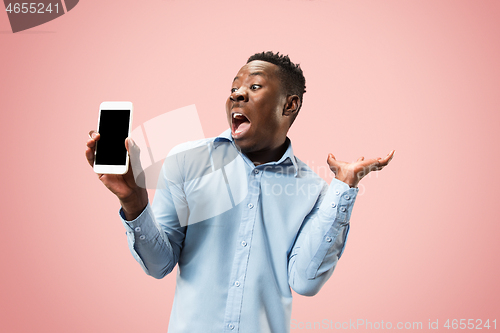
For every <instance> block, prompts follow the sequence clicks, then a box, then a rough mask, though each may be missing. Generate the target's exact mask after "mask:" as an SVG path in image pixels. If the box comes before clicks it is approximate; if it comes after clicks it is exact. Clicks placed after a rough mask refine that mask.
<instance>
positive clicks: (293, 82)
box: [247, 51, 306, 119]
mask: <svg viewBox="0 0 500 333" xmlns="http://www.w3.org/2000/svg"><path fill="white" fill-rule="evenodd" d="M254 60H261V61H266V62H270V63H271V64H275V65H276V66H278V68H279V71H278V77H279V79H280V81H281V87H282V89H283V91H284V92H285V93H286V94H287V95H289V96H292V95H297V96H298V97H299V102H300V104H299V108H298V110H297V112H296V113H295V117H296V116H297V113H298V112H299V110H300V107H301V106H302V97H303V95H304V93H305V92H306V79H305V77H304V73H303V72H302V69H301V68H300V65H299V64H297V65H296V64H294V63H293V62H292V61H291V60H290V58H289V57H288V56H286V55H283V54H279V52H278V53H273V52H271V51H268V52H261V53H256V54H254V55H253V56H251V57H250V58H248V60H247V64H248V63H249V62H251V61H254ZM294 119H295V118H294Z"/></svg>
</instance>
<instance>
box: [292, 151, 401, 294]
mask: <svg viewBox="0 0 500 333" xmlns="http://www.w3.org/2000/svg"><path fill="white" fill-rule="evenodd" d="M393 156H394V151H392V152H391V153H390V154H388V155H387V156H386V157H385V158H384V159H382V158H377V159H370V160H365V159H364V158H363V157H361V158H359V159H358V160H357V161H356V162H353V163H347V162H342V161H337V160H336V159H335V157H334V156H333V155H332V154H330V155H329V156H328V164H329V166H330V169H331V170H332V171H333V172H334V173H335V176H336V179H333V180H332V183H331V184H330V186H329V187H328V189H326V190H325V191H323V193H322V194H321V195H320V198H319V199H318V202H317V203H316V205H315V207H314V208H313V209H312V211H311V213H310V214H309V215H308V216H307V217H306V219H305V220H304V222H303V224H302V227H301V230H300V231H299V234H298V236H297V239H296V241H295V244H294V245H293V247H292V251H291V252H290V256H289V259H288V281H289V285H290V287H291V288H292V289H293V290H294V291H295V292H297V293H298V294H302V295H305V296H312V295H315V294H316V293H317V292H318V291H319V290H320V289H321V287H322V286H323V284H324V283H325V282H326V281H327V280H328V278H329V277H330V276H331V275H332V273H333V270H334V269H335V266H336V265H337V262H338V260H339V259H340V256H341V255H342V252H343V250H344V247H345V241H346V239H347V235H348V233H349V220H350V217H351V212H352V208H353V205H354V202H355V200H356V195H357V193H358V189H357V188H354V187H355V186H357V184H358V183H359V181H360V180H361V179H362V178H363V177H364V176H366V175H367V174H368V173H369V172H370V171H373V170H381V169H382V168H384V167H385V166H386V165H387V164H388V163H389V162H390V161H391V159H392V158H393Z"/></svg>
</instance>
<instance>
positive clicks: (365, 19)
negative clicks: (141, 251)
mask: <svg viewBox="0 0 500 333" xmlns="http://www.w3.org/2000/svg"><path fill="white" fill-rule="evenodd" d="M499 17H500V1H498V0H480V1H476V0H470V1H459V0H450V1H444V0H439V1H430V0H426V1H423V0H418V1H410V0H408V1H401V0H394V1H389V0H378V1H374V0H370V1H326V0H323V1H320V0H316V1H312V0H311V1H306V0H269V1H262V0H260V1H259V0H254V1H247V0H230V1H219V0H217V1H215V0H211V1H194V0H186V1H178V0H176V1H173V0H172V1H160V0H152V1H147V2H140V1H130V0H127V1H125V0H121V1H117V0H115V1H97V0H82V1H80V3H79V4H78V5H77V6H76V7H75V8H74V9H73V10H72V11H71V12H69V13H67V14H66V15H63V16H62V17H60V18H58V19H56V20H54V21H51V22H49V23H47V24H44V25H41V26H39V27H36V28H33V29H30V30H27V31H25V32H20V33H16V34H12V33H11V31H10V26H9V22H8V19H7V15H6V13H5V12H4V11H2V12H0V49H1V53H0V78H1V79H0V106H1V113H0V114H1V117H0V127H1V131H0V142H1V145H2V149H1V151H2V163H1V166H0V168H1V169H0V170H1V177H2V180H1V189H2V200H1V201H0V205H1V206H0V207H1V212H2V218H1V230H2V232H1V234H2V237H1V238H2V240H1V242H0V253H1V257H0V258H1V259H0V260H1V261H0V265H1V267H2V273H1V277H0V282H1V283H0V295H1V296H0V302H1V303H0V308H1V311H0V331H1V332H85V333H86V332H137V331H139V332H165V331H166V328H167V324H168V318H169V314H170V309H171V304H172V299H173V293H174V287H175V276H174V275H173V274H172V275H170V276H168V277H166V278H165V279H163V280H159V281H158V280H155V279H153V278H151V277H148V276H147V275H145V274H144V273H143V272H142V270H141V268H140V267H139V265H138V264H137V263H136V262H135V261H134V259H133V258H132V256H131V255H130V253H129V250H128V248H127V244H126V238H125V230H124V228H123V227H122V225H121V223H120V221H119V219H118V215H117V212H118V208H119V204H118V202H117V200H116V199H115V198H114V196H113V195H112V194H111V193H109V192H108V191H107V190H106V189H105V188H104V187H103V186H102V184H101V183H100V182H99V181H98V179H97V177H96V175H95V174H94V173H93V171H92V169H91V168H90V167H89V166H88V165H87V164H86V161H85V158H84V149H85V142H86V140H87V133H88V131H89V130H90V129H94V128H95V126H96V123H97V115H98V107H99V104H100V103H101V102H102V101H105V100H130V101H132V102H133V103H134V106H135V115H134V127H137V126H139V125H140V124H142V123H144V122H145V121H147V120H148V119H151V118H153V117H155V116H158V115H160V114H163V113H165V112H167V111H169V110H174V109H177V108H180V107H183V106H187V105H190V104H195V105H196V107H197V110H198V112H199V116H200V119H201V122H202V127H203V131H204V133H205V135H206V136H207V137H209V136H215V135H217V134H219V133H221V132H222V131H223V130H225V129H226V127H227V124H226V120H225V116H224V102H225V99H226V97H227V95H228V93H229V89H230V84H231V80H232V78H233V76H234V75H235V74H236V72H237V71H238V69H239V68H240V67H241V66H242V65H243V64H244V63H245V61H246V59H247V57H248V56H249V55H251V54H253V53H255V52H260V51H263V50H274V51H280V52H282V53H285V54H289V55H290V56H291V58H292V60H293V61H295V62H299V63H301V65H302V68H303V70H304V72H305V75H306V79H307V93H306V94H305V96H304V107H303V109H302V110H301V114H300V115H299V117H298V119H297V121H296V123H295V124H294V125H293V127H292V129H291V132H290V137H291V139H292V141H293V143H294V150H295V152H296V154H297V155H298V156H299V157H300V158H301V159H302V160H303V161H306V162H308V163H309V164H310V165H311V166H312V167H313V168H314V169H315V170H316V171H318V173H320V175H321V176H323V177H324V178H325V179H327V178H329V177H330V176H329V173H328V172H327V170H326V167H325V165H326V164H325V160H326V156H327V154H328V153H329V152H332V153H334V154H335V155H336V156H337V157H338V158H339V159H343V160H353V159H355V158H357V157H358V156H361V155H364V156H367V157H377V156H382V155H385V154H387V153H388V152H389V151H390V150H391V149H396V156H395V158H394V160H393V161H392V163H391V165H390V166H389V167H387V168H386V169H385V170H383V171H382V172H380V173H379V174H377V175H375V174H374V175H372V176H371V177H369V178H367V179H364V180H363V181H362V183H361V184H362V186H361V192H360V196H359V197H358V199H357V202H356V206H355V208H354V212H353V216H352V220H351V223H352V226H351V233H350V236H349V241H348V244H347V248H346V252H345V254H344V256H343V257H342V259H341V261H340V263H339V265H338V267H337V270H336V272H335V273H334V275H333V276H332V278H331V279H330V280H329V281H328V283H327V284H326V285H325V287H324V288H323V289H322V290H321V292H320V293H319V294H318V295H317V296H315V297H312V298H306V297H302V296H298V295H297V297H295V301H294V309H293V314H292V318H293V319H294V320H295V321H296V322H297V323H298V322H303V323H304V324H305V323H307V322H314V321H322V320H325V319H326V320H328V321H330V320H331V321H333V322H334V323H335V322H346V321H347V322H348V321H349V320H351V321H353V320H354V321H355V320H357V319H364V320H368V321H371V322H381V321H384V323H385V322H392V323H393V325H395V324H396V323H397V322H403V323H404V322H414V321H420V322H422V323H423V325H424V328H427V326H428V321H429V319H431V321H436V320H439V326H440V328H441V330H446V329H444V328H442V325H443V324H444V322H445V321H446V319H454V318H455V319H461V318H463V319H482V320H483V322H484V321H485V320H486V319H490V321H491V320H493V319H497V321H498V320H500V316H499V314H500V313H499V308H500V306H499V300H498V297H499V295H500V293H499V292H500V286H499V283H498V280H499V273H500V265H499V245H498V244H499V242H498V238H499V236H500V227H499V218H498V206H499V205H498V202H497V201H498V198H499V196H498V187H499V185H500V179H499V176H498V172H497V170H496V168H497V166H498V165H499V164H500V158H499V155H498V143H499V141H500V140H499V139H500V134H499V125H500V112H499V111H500V61H499V59H500V42H499V41H500V39H499V36H500V20H499ZM179 130H182V131H185V130H189V124H185V127H183V128H182V129H181V128H179ZM497 327H498V325H497ZM316 330H317V331H320V330H319V329H316ZM293 331H299V330H292V332H293ZM309 331H311V330H309ZM360 331H362V330H361V329H360Z"/></svg>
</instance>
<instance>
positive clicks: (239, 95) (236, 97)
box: [229, 88, 247, 102]
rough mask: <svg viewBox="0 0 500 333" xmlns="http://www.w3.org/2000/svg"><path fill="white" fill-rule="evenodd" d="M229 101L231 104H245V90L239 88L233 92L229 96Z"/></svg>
mask: <svg viewBox="0 0 500 333" xmlns="http://www.w3.org/2000/svg"><path fill="white" fill-rule="evenodd" d="M229 99H231V100H232V101H233V102H242V101H244V102H246V101H247V94H246V91H245V89H243V88H240V89H238V90H236V91H234V92H232V93H231V95H230V96H229Z"/></svg>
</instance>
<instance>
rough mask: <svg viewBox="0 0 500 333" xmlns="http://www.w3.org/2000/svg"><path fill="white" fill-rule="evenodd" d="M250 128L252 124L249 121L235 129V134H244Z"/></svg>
mask: <svg viewBox="0 0 500 333" xmlns="http://www.w3.org/2000/svg"><path fill="white" fill-rule="evenodd" d="M249 127H250V122H248V121H244V122H242V123H240V124H239V125H238V126H237V127H236V128H235V129H234V133H236V134H238V133H241V132H244V131H246V130H247V129H248V128H249Z"/></svg>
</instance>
